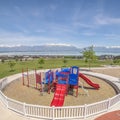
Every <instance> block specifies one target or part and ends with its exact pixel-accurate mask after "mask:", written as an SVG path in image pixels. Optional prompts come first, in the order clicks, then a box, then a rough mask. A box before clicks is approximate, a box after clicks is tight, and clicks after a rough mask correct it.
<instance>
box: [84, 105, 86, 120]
mask: <svg viewBox="0 0 120 120" xmlns="http://www.w3.org/2000/svg"><path fill="white" fill-rule="evenodd" d="M86 113H87V105H86V104H85V105H84V119H85V118H86V117H87V114H86Z"/></svg>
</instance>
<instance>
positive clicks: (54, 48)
mask: <svg viewBox="0 0 120 120" xmlns="http://www.w3.org/2000/svg"><path fill="white" fill-rule="evenodd" d="M43 51H44V52H48V51H49V52H52V51H55V52H57V51H59V52H60V51H62V52H64V51H73V52H74V51H80V49H78V48H76V47H74V46H65V45H39V46H13V47H0V52H43Z"/></svg>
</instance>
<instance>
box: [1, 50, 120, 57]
mask: <svg viewBox="0 0 120 120" xmlns="http://www.w3.org/2000/svg"><path fill="white" fill-rule="evenodd" d="M95 53H96V55H97V56H100V55H114V56H118V55H120V53H119V52H117V53H115V52H95ZM3 55H6V56H14V55H18V56H22V55H31V56H34V55H42V56H46V55H51V56H54V55H57V56H82V53H80V52H78V51H65V52H63V51H62V52H61V51H60V52H59V51H57V52H55V51H52V52H49V51H48V52H0V56H3Z"/></svg>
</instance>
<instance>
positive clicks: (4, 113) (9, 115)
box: [0, 71, 120, 120]
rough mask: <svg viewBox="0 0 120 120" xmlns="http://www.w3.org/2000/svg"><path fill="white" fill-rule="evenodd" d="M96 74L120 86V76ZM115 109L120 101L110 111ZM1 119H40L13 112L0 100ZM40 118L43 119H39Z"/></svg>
mask: <svg viewBox="0 0 120 120" xmlns="http://www.w3.org/2000/svg"><path fill="white" fill-rule="evenodd" d="M84 73H85V74H93V73H92V72H91V73H90V72H86V71H84ZM95 75H96V76H98V75H100V77H103V78H105V79H106V77H107V79H110V80H111V81H112V82H113V83H115V84H116V85H117V86H118V87H119V88H120V83H119V79H118V78H115V77H111V76H107V75H103V74H98V73H94V76H95ZM20 76H21V74H17V75H13V76H10V77H9V78H12V79H13V78H14V79H16V78H18V77H20ZM114 110H120V102H119V103H118V104H116V105H115V106H114V107H112V108H111V109H110V110H109V111H108V112H110V111H114ZM105 113H107V112H104V113H102V114H105ZM102 114H99V115H96V116H93V117H89V118H86V119H85V120H94V119H95V118H97V117H98V116H100V115H102ZM0 120H38V119H36V118H28V117H25V116H22V115H20V114H17V113H16V112H13V111H11V110H9V109H7V108H6V107H5V106H4V105H3V103H2V102H1V101H0ZM39 120H42V119H39ZM77 120H78V119H77Z"/></svg>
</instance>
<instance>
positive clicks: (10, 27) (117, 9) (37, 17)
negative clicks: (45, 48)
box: [0, 0, 120, 48]
mask: <svg viewBox="0 0 120 120" xmlns="http://www.w3.org/2000/svg"><path fill="white" fill-rule="evenodd" d="M46 44H47V45H48V44H52V45H54V44H59V45H73V46H76V47H80V48H82V47H87V46H91V45H95V46H117V47H119V46H120V0H0V46H15V45H30V46H32V45H46Z"/></svg>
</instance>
